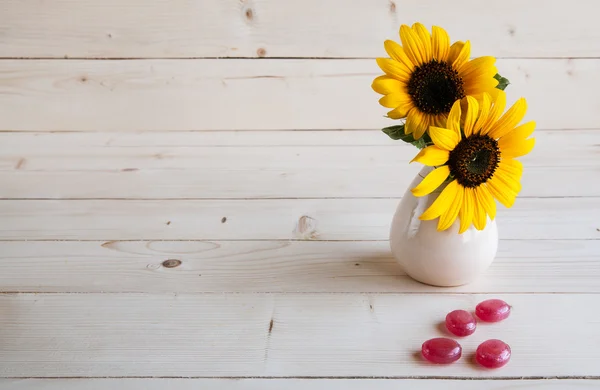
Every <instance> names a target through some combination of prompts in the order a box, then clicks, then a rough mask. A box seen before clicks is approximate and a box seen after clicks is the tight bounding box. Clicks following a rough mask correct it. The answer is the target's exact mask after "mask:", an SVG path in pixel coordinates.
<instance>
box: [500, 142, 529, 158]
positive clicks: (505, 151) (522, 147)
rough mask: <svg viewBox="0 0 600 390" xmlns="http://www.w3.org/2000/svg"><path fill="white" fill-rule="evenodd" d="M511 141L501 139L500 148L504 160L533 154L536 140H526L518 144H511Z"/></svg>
mask: <svg viewBox="0 0 600 390" xmlns="http://www.w3.org/2000/svg"><path fill="white" fill-rule="evenodd" d="M509 141H510V140H509ZM509 141H507V140H506V137H504V138H500V140H499V141H498V147H499V148H500V153H501V155H502V158H517V157H521V156H524V155H526V154H528V153H529V152H531V150H532V149H533V146H534V145H535V138H530V139H525V140H522V141H518V142H515V141H512V142H510V143H509Z"/></svg>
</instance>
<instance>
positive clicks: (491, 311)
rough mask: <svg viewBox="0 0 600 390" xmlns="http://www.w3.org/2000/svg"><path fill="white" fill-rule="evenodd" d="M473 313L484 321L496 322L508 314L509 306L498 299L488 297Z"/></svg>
mask: <svg viewBox="0 0 600 390" xmlns="http://www.w3.org/2000/svg"><path fill="white" fill-rule="evenodd" d="M475 314H477V317H479V318H481V320H482V321H485V322H498V321H502V320H504V319H506V318H507V317H508V316H509V315H510V306H509V305H508V303H506V302H504V301H503V300H500V299H488V300H487V301H483V302H481V303H480V304H479V305H477V307H476V308H475Z"/></svg>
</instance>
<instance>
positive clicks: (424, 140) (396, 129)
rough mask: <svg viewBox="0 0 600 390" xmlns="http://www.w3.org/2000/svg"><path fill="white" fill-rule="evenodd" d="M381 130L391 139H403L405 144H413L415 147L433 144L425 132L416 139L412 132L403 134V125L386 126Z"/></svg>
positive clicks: (421, 147) (420, 147)
mask: <svg viewBox="0 0 600 390" xmlns="http://www.w3.org/2000/svg"><path fill="white" fill-rule="evenodd" d="M381 131H383V132H384V133H386V134H387V135H388V136H389V137H390V138H391V139H393V140H396V141H397V140H401V141H404V142H406V143H407V144H411V145H414V146H415V147H417V148H419V149H423V148H425V147H426V146H429V145H432V144H433V143H432V141H431V137H429V134H427V133H425V134H423V137H421V138H420V139H418V140H415V138H414V137H413V135H412V134H405V133H404V125H397V126H390V127H386V128H383V129H382V130H381Z"/></svg>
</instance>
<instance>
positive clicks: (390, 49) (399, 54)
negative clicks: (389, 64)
mask: <svg viewBox="0 0 600 390" xmlns="http://www.w3.org/2000/svg"><path fill="white" fill-rule="evenodd" d="M383 46H384V47H385V51H386V52H387V53H388V54H389V56H390V57H392V58H393V59H395V60H396V61H398V62H399V63H400V65H402V66H404V67H406V70H407V71H408V72H412V71H413V69H414V68H415V65H414V64H413V63H412V61H411V60H410V58H408V56H407V55H406V53H405V52H404V49H403V48H402V46H400V45H399V44H398V43H397V42H394V41H392V40H389V39H388V40H386V41H385V42H384V43H383Z"/></svg>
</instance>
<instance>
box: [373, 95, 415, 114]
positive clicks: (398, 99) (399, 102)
mask: <svg viewBox="0 0 600 390" xmlns="http://www.w3.org/2000/svg"><path fill="white" fill-rule="evenodd" d="M379 104H381V105H382V106H384V107H387V108H396V107H399V106H404V107H405V106H409V105H410V107H412V104H413V103H412V99H411V97H410V95H409V94H407V93H404V92H394V93H390V94H389V95H385V96H384V97H382V98H381V99H379ZM408 110H409V109H406V112H408Z"/></svg>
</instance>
